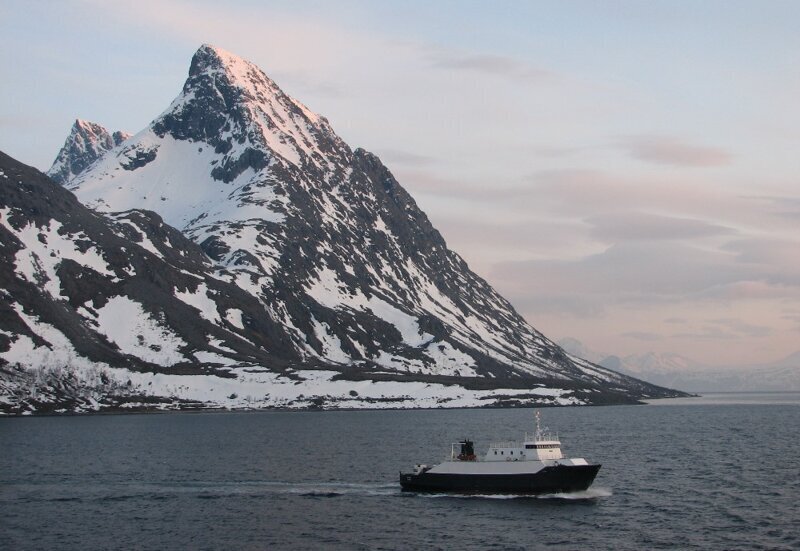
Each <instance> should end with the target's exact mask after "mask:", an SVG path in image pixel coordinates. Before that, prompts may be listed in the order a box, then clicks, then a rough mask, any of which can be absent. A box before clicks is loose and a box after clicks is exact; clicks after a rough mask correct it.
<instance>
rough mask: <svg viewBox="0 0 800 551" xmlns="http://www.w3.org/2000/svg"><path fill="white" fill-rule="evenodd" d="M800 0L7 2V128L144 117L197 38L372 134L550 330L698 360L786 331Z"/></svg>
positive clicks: (502, 287) (376, 146)
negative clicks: (253, 65) (261, 70)
mask: <svg viewBox="0 0 800 551" xmlns="http://www.w3.org/2000/svg"><path fill="white" fill-rule="evenodd" d="M798 21H800V2H793V1H787V2H770V1H755V0H754V1H752V2H735V1H724V2H713V1H702V2H698V1H688V2H677V1H675V2H655V1H648V2H640V1H630V2H610V1H609V2H569V1H559V2H532V1H528V2H522V1H520V2H488V1H487V2H465V1H453V2H445V1H431V0H426V1H419V2H417V1H409V0H404V1H402V2H400V1H398V2H377V1H364V2H336V1H321V2H302V1H298V0H293V1H290V2H267V1H260V0H258V1H257V0H252V1H247V0H242V1H226V2H219V1H217V0H214V1H209V2H203V1H192V2H189V1H168V0H156V1H151V0H137V1H121V2H114V1H105V0H103V1H101V0H97V1H52V2H46V1H38V2H37V1H30V0H26V1H22V0H19V1H17V0H3V1H2V2H0V63H2V67H1V69H2V73H1V74H2V78H1V79H0V149H2V150H3V151H5V152H6V153H8V154H10V155H12V156H14V157H16V158H18V159H19V160H21V161H23V162H26V163H28V164H32V165H34V166H36V167H38V168H40V169H47V168H48V167H49V165H50V163H51V162H52V160H53V158H54V157H55V155H56V153H57V152H58V149H59V148H60V146H61V145H62V143H63V140H64V138H65V137H66V135H67V133H68V132H69V129H70V126H71V125H72V122H73V121H74V119H75V118H76V117H79V118H83V119H88V120H91V121H94V122H97V123H100V124H102V125H104V126H106V127H107V128H109V129H110V130H126V131H129V132H137V131H139V130H141V129H142V128H144V127H145V126H146V125H147V124H148V123H149V122H150V121H151V120H152V119H154V118H155V117H156V116H157V115H158V114H159V113H161V112H162V111H163V110H164V109H166V108H167V106H168V105H169V103H170V101H171V100H172V99H173V98H174V97H175V96H176V95H177V94H178V92H179V91H180V88H181V86H182V84H183V81H184V80H185V78H186V74H187V71H188V67H189V61H190V59H191V56H192V54H193V53H194V51H195V50H196V49H197V48H198V47H199V46H200V45H201V44H203V43H211V44H215V45H217V46H220V47H222V48H224V49H227V50H229V51H231V52H234V53H236V54H238V55H240V56H242V57H244V58H246V59H249V60H251V61H253V62H255V63H256V64H257V65H259V66H260V67H261V68H262V69H264V70H265V71H266V72H267V74H269V75H270V76H271V77H272V78H273V79H274V80H275V81H276V82H277V83H278V84H279V85H280V86H281V87H283V89H284V90H285V91H286V92H287V93H289V94H290V95H292V96H294V97H296V98H298V99H299V100H301V101H302V102H303V103H305V104H306V105H308V106H309V107H310V108H311V109H312V110H313V111H315V112H318V113H321V114H323V115H325V116H326V117H327V118H328V119H329V120H330V122H331V124H332V125H333V127H334V129H335V130H336V131H337V133H338V134H339V135H340V136H342V137H343V138H344V139H345V140H346V141H347V142H348V143H349V144H350V145H351V146H353V147H364V148H365V149H367V150H370V151H373V152H375V153H377V154H378V155H379V156H380V157H381V158H382V159H383V161H384V162H385V163H386V164H387V165H388V166H389V168H390V169H391V170H392V172H393V173H394V174H395V176H396V177H397V178H398V180H399V181H400V183H401V184H402V185H403V186H404V187H405V188H406V189H408V190H409V191H410V192H411V193H412V195H413V196H414V197H415V198H416V200H417V202H418V203H419V205H420V206H421V207H422V208H423V209H424V210H425V211H426V212H427V214H428V215H429V217H430V218H431V220H432V221H433V223H434V225H435V226H437V227H438V228H439V229H440V231H441V232H442V234H443V235H444V237H445V239H446V240H447V242H448V244H449V245H450V247H451V248H452V249H454V250H456V251H457V252H458V253H460V254H461V255H462V256H463V257H464V258H465V259H466V260H467V262H469V264H470V266H471V267H472V268H473V270H475V271H476V272H478V273H479V274H481V275H482V276H484V277H485V278H486V279H488V280H489V282H490V283H491V284H492V285H494V286H495V288H497V289H498V291H500V293H501V294H503V295H504V296H506V297H507V298H508V299H509V300H511V302H512V303H513V304H514V305H515V306H516V307H517V309H518V310H519V311H520V313H522V314H523V315H524V316H525V317H526V318H527V319H528V321H529V322H530V323H531V324H532V325H534V327H536V328H537V329H539V330H541V331H543V332H544V333H545V334H546V335H548V336H549V337H551V338H553V339H560V338H563V337H574V338H577V339H579V340H581V341H583V342H584V343H585V344H587V345H588V346H589V347H591V348H592V349H595V350H597V351H600V352H605V353H613V354H617V355H627V354H632V353H643V352H648V351H656V352H677V353H679V354H683V355H685V356H688V357H690V358H693V359H695V360H697V361H700V362H703V363H705V364H708V365H712V366H730V365H755V364H762V363H767V362H770V361H774V360H778V359H780V358H782V357H784V356H787V355H788V354H790V353H792V352H795V351H797V350H800V106H798V100H800V32H798V31H797V24H798Z"/></svg>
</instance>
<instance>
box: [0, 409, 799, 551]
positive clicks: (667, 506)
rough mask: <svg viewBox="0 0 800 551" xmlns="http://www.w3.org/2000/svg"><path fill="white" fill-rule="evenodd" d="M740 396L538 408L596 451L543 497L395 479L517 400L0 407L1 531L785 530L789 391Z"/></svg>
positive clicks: (661, 537) (246, 542)
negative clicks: (92, 411) (188, 407)
mask: <svg viewBox="0 0 800 551" xmlns="http://www.w3.org/2000/svg"><path fill="white" fill-rule="evenodd" d="M755 396H756V398H753V397H752V395H751V396H750V397H749V398H748V397H741V396H740V397H738V398H736V397H730V396H729V397H728V399H727V400H718V399H715V398H714V397H707V398H697V399H693V400H692V399H687V400H683V401H668V402H662V403H657V404H654V405H646V406H620V407H584V408H576V407H570V408H550V409H545V410H542V413H543V418H544V421H545V423H546V424H547V425H548V426H550V428H552V429H554V430H558V431H559V433H560V435H561V439H562V443H563V446H564V448H565V452H566V453H567V454H568V455H573V456H583V457H586V458H588V459H590V460H592V461H597V462H600V463H602V464H603V468H602V469H601V470H600V474H599V475H598V478H597V480H596V481H595V484H594V486H593V487H592V488H591V489H590V490H589V491H587V492H583V493H580V494H574V495H559V496H543V497H511V496H482V497H459V496H423V495H415V494H403V493H401V492H400V491H399V486H398V484H397V474H398V471H399V470H400V469H404V470H405V469H408V468H410V466H411V465H412V464H413V463H415V462H419V461H425V462H432V461H438V460H440V459H441V458H442V457H443V456H444V455H445V454H447V453H449V449H450V446H449V443H450V442H453V441H456V440H457V439H460V438H463V437H465V436H467V437H471V438H473V439H474V440H475V441H476V444H477V446H478V448H479V449H480V448H483V447H484V446H485V445H486V444H488V442H489V441H490V440H506V439H515V438H519V437H520V436H521V433H522V432H523V431H524V430H525V429H528V430H531V425H532V420H533V415H532V411H531V410H521V409H515V410H508V409H506V410H433V411H430V410H429V411H369V412H367V411H342V412H258V413H227V414H220V413H172V414H162V415H155V414H154V415H102V416H80V417H40V418H15V419H0V548H2V549H311V548H346V549H455V548H467V549H489V548H498V549H537V548H545V547H553V546H554V547H556V548H561V549H588V548H592V549H671V548H681V549H692V548H694V549H731V548H748V549H758V548H764V549H797V548H798V547H800V531H798V529H797V526H799V525H800V508H799V507H798V500H800V454H799V453H798V451H799V450H798V445H799V444H798V442H800V422H799V421H800V394H774V395H769V394H765V395H755ZM731 402H734V403H731Z"/></svg>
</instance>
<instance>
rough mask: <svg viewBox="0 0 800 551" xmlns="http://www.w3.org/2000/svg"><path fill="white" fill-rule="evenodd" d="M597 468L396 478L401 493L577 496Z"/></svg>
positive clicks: (407, 475)
mask: <svg viewBox="0 0 800 551" xmlns="http://www.w3.org/2000/svg"><path fill="white" fill-rule="evenodd" d="M599 470H600V465H554V466H551V467H545V468H543V469H542V470H540V471H538V472H536V473H519V474H454V473H431V472H424V473H420V474H403V473H401V474H400V486H401V487H402V489H403V491H404V492H433V493H459V494H520V495H535V494H551V493H563V492H579V491H582V490H585V489H587V488H588V487H589V486H591V484H592V482H594V479H595V477H596V476H597V472H598V471H599Z"/></svg>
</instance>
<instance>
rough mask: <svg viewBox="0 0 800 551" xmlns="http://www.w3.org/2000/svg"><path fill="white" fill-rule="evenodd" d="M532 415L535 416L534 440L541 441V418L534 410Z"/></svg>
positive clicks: (537, 411)
mask: <svg viewBox="0 0 800 551" xmlns="http://www.w3.org/2000/svg"><path fill="white" fill-rule="evenodd" d="M534 415H535V416H536V440H541V437H542V427H541V420H542V419H541V417H542V416H541V414H540V413H539V410H538V409H537V410H536V412H535V413H534Z"/></svg>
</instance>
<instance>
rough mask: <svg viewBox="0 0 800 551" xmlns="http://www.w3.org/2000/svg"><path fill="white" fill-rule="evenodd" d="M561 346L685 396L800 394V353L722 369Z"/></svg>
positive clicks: (574, 343)
mask: <svg viewBox="0 0 800 551" xmlns="http://www.w3.org/2000/svg"><path fill="white" fill-rule="evenodd" d="M558 344H559V345H560V346H561V347H562V348H564V350H566V351H567V352H568V353H570V354H573V355H575V356H578V357H580V358H584V359H586V360H588V361H590V362H593V363H596V364H598V365H602V366H603V367H607V368H609V369H613V370H614V371H619V372H620V373H625V374H628V375H631V376H633V377H637V378H640V379H642V380H645V381H648V382H650V383H653V384H657V385H663V386H668V387H670V388H677V389H680V390H683V391H686V392H704V391H706V392H714V391H716V392H739V391H754V392H759V391H764V392H767V391H800V351H798V352H795V353H794V354H790V355H789V356H787V357H786V358H784V359H782V360H779V361H777V362H772V363H768V364H762V365H754V366H752V367H748V368H742V367H730V368H720V367H710V366H707V365H704V364H701V363H699V362H695V361H694V360H691V359H689V358H687V357H685V356H681V355H680V354H675V353H669V352H667V353H656V352H648V353H645V354H633V355H628V356H624V357H619V356H615V355H608V354H604V353H602V352H597V351H594V350H591V349H589V348H587V347H586V346H585V345H584V344H583V343H582V342H580V341H579V340H577V339H574V338H564V339H561V340H559V341H558Z"/></svg>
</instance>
